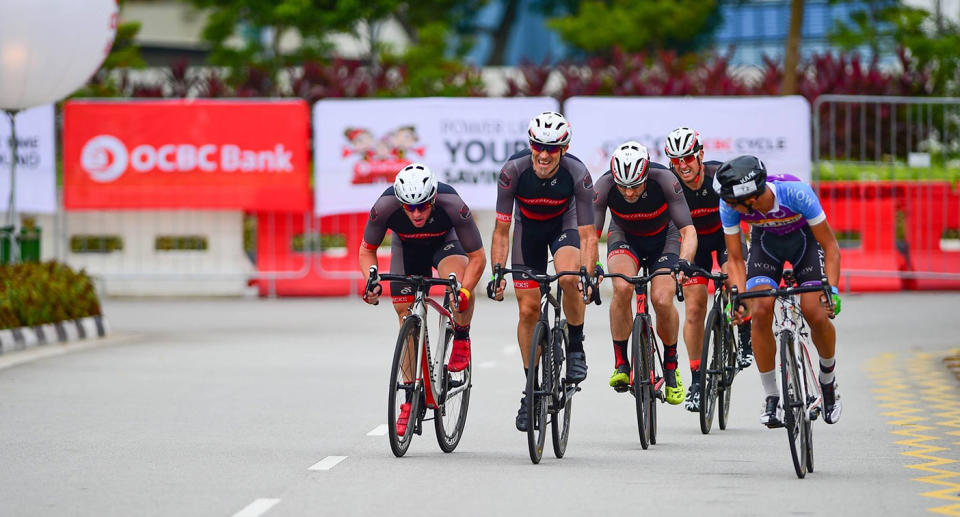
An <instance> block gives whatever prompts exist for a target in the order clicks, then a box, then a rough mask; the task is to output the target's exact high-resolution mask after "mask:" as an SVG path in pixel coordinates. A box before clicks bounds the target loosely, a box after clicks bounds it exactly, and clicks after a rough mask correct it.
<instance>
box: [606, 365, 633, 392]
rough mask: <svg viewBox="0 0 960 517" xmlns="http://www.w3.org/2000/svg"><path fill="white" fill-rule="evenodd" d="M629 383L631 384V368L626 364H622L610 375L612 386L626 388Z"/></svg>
mask: <svg viewBox="0 0 960 517" xmlns="http://www.w3.org/2000/svg"><path fill="white" fill-rule="evenodd" d="M628 384H630V368H629V367H628V366H627V365H625V364H624V365H620V366H618V367H617V369H616V370H614V371H613V374H612V375H610V387H611V388H626V387H627V385H628Z"/></svg>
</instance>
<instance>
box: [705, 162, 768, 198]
mask: <svg viewBox="0 0 960 517" xmlns="http://www.w3.org/2000/svg"><path fill="white" fill-rule="evenodd" d="M713 189H714V190H715V191H716V192H717V194H719V195H720V198H721V199H724V200H726V201H742V200H744V199H748V198H751V197H754V196H759V195H760V194H763V192H764V191H765V190H767V167H766V166H765V165H764V164H763V162H762V161H760V158H757V157H756V156H753V155H749V154H744V155H741V156H737V157H736V158H733V159H731V160H728V161H726V162H724V164H723V165H721V166H720V168H719V169H717V174H716V175H715V176H714V178H713Z"/></svg>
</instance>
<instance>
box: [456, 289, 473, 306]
mask: <svg viewBox="0 0 960 517" xmlns="http://www.w3.org/2000/svg"><path fill="white" fill-rule="evenodd" d="M456 300H457V303H456V309H457V312H463V311H465V310H467V309H468V308H469V307H470V291H468V290H467V288H466V287H461V288H460V290H459V291H457V296H456Z"/></svg>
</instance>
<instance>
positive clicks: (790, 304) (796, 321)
mask: <svg viewBox="0 0 960 517" xmlns="http://www.w3.org/2000/svg"><path fill="white" fill-rule="evenodd" d="M773 321H774V328H775V329H776V330H775V331H774V333H773V334H774V342H775V343H779V342H780V339H781V336H782V335H783V334H784V333H788V334H789V335H790V337H792V338H793V339H791V340H790V341H791V342H793V343H794V345H799V346H794V349H793V353H794V356H795V358H796V361H797V364H800V363H801V362H804V363H806V366H807V367H806V372H807V375H805V377H806V378H805V379H803V383H804V391H805V394H806V396H807V412H808V413H811V412H814V411H819V410H820V408H822V404H823V393H822V392H821V390H820V382H819V381H818V380H817V379H816V378H815V374H814V373H813V372H814V369H813V362H812V361H811V360H810V347H809V342H810V329H809V327H807V320H805V319H804V318H803V313H802V312H801V311H800V300H799V297H798V296H797V295H796V294H793V295H789V296H780V297H777V301H776V302H775V305H774V311H773ZM780 360H781V361H783V358H781V359H780ZM811 377H813V378H812V379H811ZM811 386H813V389H811ZM810 396H813V400H810Z"/></svg>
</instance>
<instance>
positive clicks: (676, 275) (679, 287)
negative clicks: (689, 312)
mask: <svg viewBox="0 0 960 517" xmlns="http://www.w3.org/2000/svg"><path fill="white" fill-rule="evenodd" d="M673 278H674V280H676V281H677V300H679V301H680V302H683V286H682V285H680V266H676V267H675V268H673Z"/></svg>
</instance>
